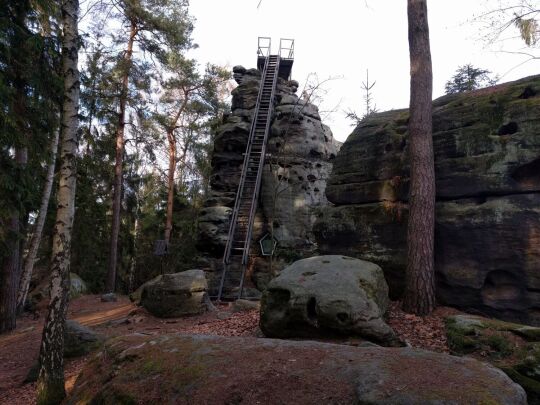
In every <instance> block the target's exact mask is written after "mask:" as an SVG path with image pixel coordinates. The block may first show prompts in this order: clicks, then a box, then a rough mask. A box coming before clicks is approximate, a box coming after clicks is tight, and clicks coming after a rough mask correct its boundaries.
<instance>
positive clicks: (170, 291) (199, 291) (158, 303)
mask: <svg viewBox="0 0 540 405" xmlns="http://www.w3.org/2000/svg"><path fill="white" fill-rule="evenodd" d="M207 289H208V285H207V283H206V278H205V275H204V271H202V270H186V271H182V272H180V273H173V274H163V275H161V276H158V277H156V278H155V279H153V280H151V281H149V282H147V283H146V284H144V286H143V287H142V289H141V305H142V306H143V307H145V308H146V309H147V310H148V311H149V312H150V313H152V314H153V315H155V316H158V317H162V318H175V317H181V316H187V315H198V314H201V313H203V312H205V311H207V310H208V306H209V299H208V296H207Z"/></svg>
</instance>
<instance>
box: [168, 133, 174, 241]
mask: <svg viewBox="0 0 540 405" xmlns="http://www.w3.org/2000/svg"><path fill="white" fill-rule="evenodd" d="M167 140H168V141H169V169H168V173H167V179H168V182H167V218H166V221H165V242H166V243H167V244H169V242H170V241H171V232H172V221H173V208H174V174H175V172H176V138H175V137H174V130H170V131H168V132H167Z"/></svg>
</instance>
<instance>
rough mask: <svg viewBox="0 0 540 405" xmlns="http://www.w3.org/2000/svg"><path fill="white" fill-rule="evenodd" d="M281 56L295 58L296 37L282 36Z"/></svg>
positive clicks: (280, 44)
mask: <svg viewBox="0 0 540 405" xmlns="http://www.w3.org/2000/svg"><path fill="white" fill-rule="evenodd" d="M279 56H280V57H281V58H282V59H294V39H289V38H280V40H279Z"/></svg>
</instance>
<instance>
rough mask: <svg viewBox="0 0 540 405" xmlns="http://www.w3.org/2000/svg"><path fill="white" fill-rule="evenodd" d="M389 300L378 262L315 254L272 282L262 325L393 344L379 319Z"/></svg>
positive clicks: (271, 331)
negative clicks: (356, 337) (357, 337)
mask: <svg viewBox="0 0 540 405" xmlns="http://www.w3.org/2000/svg"><path fill="white" fill-rule="evenodd" d="M388 303H389V299H388V286H387V284H386V281H385V280H384V276H383V272H382V270H381V268H380V267H379V266H377V265H376V264H373V263H370V262H366V261H364V260H359V259H354V258H352V257H346V256H332V255H329V256H315V257H310V258H308V259H303V260H299V261H297V262H294V263H293V264H291V265H290V266H288V267H287V268H285V269H284V270H283V271H282V272H281V274H280V275H279V276H278V277H276V278H274V279H273V280H272V281H271V282H270V284H269V285H268V288H267V289H266V291H265V292H264V294H263V298H262V301H261V322H260V326H261V330H262V331H263V333H264V334H265V336H267V337H278V338H287V337H307V338H312V337H320V336H328V335H330V336H333V335H347V336H359V337H362V338H365V339H367V340H370V341H374V342H377V343H380V344H382V345H385V346H397V345H399V341H398V339H397V338H396V336H395V334H394V331H393V330H392V329H391V328H390V326H388V325H387V324H386V322H385V321H384V319H383V316H384V314H385V312H386V309H387V307H388Z"/></svg>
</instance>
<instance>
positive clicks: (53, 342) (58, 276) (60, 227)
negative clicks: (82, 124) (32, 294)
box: [37, 0, 80, 405]
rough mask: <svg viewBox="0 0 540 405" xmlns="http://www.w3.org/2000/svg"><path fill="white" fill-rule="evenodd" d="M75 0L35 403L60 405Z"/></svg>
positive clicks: (65, 15) (74, 108)
mask: <svg viewBox="0 0 540 405" xmlns="http://www.w3.org/2000/svg"><path fill="white" fill-rule="evenodd" d="M78 12H79V1H78V0H64V1H63V2H62V29H63V37H62V74H63V79H64V100H63V105H62V122H61V152H60V161H61V166H60V179H59V182H58V207H57V212H56V222H55V226H54V234H53V246H52V258H51V289H50V291H51V293H50V294H51V298H50V302H49V308H48V314H47V320H46V322H45V326H44V328H43V335H42V340H41V347H40V353H39V364H40V369H39V377H38V382H37V403H38V404H40V405H42V404H58V403H60V402H61V400H62V399H63V398H64V397H65V389H64V356H63V355H64V328H65V320H66V313H67V299H68V292H69V266H70V248H71V236H72V228H73V217H74V213H75V187H76V179H77V170H76V166H75V165H76V154H77V145H78V139H77V129H78V126H79V118H78V114H79V87H80V83H79V71H78V68H77V62H78V46H77V45H78V27H77V21H78Z"/></svg>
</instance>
